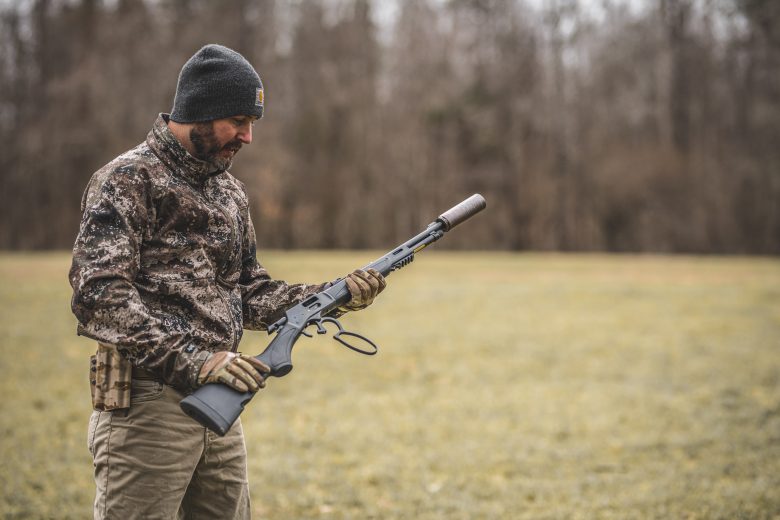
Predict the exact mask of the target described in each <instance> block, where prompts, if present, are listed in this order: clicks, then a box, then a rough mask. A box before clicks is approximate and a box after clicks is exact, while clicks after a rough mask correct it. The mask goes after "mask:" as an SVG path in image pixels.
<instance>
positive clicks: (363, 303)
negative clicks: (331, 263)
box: [339, 269, 387, 311]
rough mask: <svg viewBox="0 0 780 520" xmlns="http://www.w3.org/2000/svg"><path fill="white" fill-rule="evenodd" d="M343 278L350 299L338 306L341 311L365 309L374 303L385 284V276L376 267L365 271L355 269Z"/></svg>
mask: <svg viewBox="0 0 780 520" xmlns="http://www.w3.org/2000/svg"><path fill="white" fill-rule="evenodd" d="M344 280H345V281H346V282H347V288H348V289H349V293H350V294H351V295H352V299H351V300H349V301H348V302H347V303H346V304H344V306H343V307H340V308H339V309H340V310H342V311H359V310H361V309H365V308H366V307H368V306H369V305H371V304H372V303H374V298H376V297H377V295H378V294H379V293H381V292H382V291H383V290H384V289H385V286H387V282H385V277H384V276H382V274H381V273H380V272H379V271H377V270H376V269H368V270H366V271H363V270H362V269H356V270H355V272H353V273H351V274H348V275H347V277H346V278H345V279H344Z"/></svg>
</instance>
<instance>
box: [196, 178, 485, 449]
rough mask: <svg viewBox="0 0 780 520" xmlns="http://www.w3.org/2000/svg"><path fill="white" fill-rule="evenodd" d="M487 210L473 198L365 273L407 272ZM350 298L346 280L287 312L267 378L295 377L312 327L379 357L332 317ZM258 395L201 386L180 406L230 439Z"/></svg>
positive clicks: (268, 359)
mask: <svg viewBox="0 0 780 520" xmlns="http://www.w3.org/2000/svg"><path fill="white" fill-rule="evenodd" d="M486 206H487V203H486V202H485V199H484V198H483V197H482V195H479V194H475V195H472V196H471V197H469V198H468V199H466V200H464V201H463V202H461V203H460V204H458V205H456V206H454V207H452V208H450V209H448V210H447V211H445V212H444V213H442V214H441V215H440V216H439V218H437V219H436V220H434V221H433V222H431V223H430V224H428V227H426V228H425V231H423V232H422V233H420V234H418V235H417V236H415V237H413V238H411V239H409V240H407V241H406V242H404V243H403V244H401V245H399V246H398V247H396V248H395V249H393V250H392V251H390V252H389V253H387V254H386V255H384V256H383V257H382V258H380V259H378V260H376V261H374V262H372V263H370V264H368V265H367V266H366V267H364V268H363V269H369V268H372V269H376V270H377V271H379V272H380V273H382V276H387V275H389V274H390V273H391V272H393V271H397V270H398V269H401V268H402V267H404V266H406V265H408V264H409V263H410V262H411V261H412V260H414V255H415V253H419V252H420V251H422V250H423V249H424V248H426V247H427V246H428V245H430V244H432V243H433V242H436V241H437V240H439V239H440V238H441V237H443V236H444V233H446V232H447V231H449V230H451V229H452V228H454V227H455V226H457V225H458V224H460V223H461V222H463V221H465V220H467V219H469V218H471V217H472V216H474V215H475V214H477V213H478V212H480V211H482V210H483V209H485V207H486ZM350 299H351V295H350V292H349V289H348V288H347V283H346V282H345V281H344V279H340V280H338V281H336V282H335V283H333V284H332V285H331V286H330V287H328V288H327V289H324V290H322V291H320V292H319V293H317V294H314V295H312V296H309V297H308V298H306V299H305V300H303V301H302V302H301V303H298V304H296V305H294V306H293V307H290V308H289V309H287V311H286V312H285V314H284V317H283V318H281V319H280V320H279V321H277V322H276V323H273V324H272V325H271V326H270V327H268V333H269V334H273V333H274V332H276V333H277V334H276V337H275V338H274V339H273V340H272V341H271V343H270V344H269V345H268V347H266V349H265V350H264V351H263V352H262V353H261V354H260V355H258V356H257V359H259V360H260V361H262V362H263V363H265V364H266V365H268V366H269V367H270V368H271V372H270V373H269V374H266V377H268V376H274V377H282V376H285V375H287V374H289V373H290V371H291V370H292V368H293V366H292V358H291V354H292V348H293V345H294V344H295V342H296V341H297V340H298V338H299V337H300V336H301V334H303V335H304V336H308V337H312V336H311V334H309V333H307V332H306V330H305V329H306V328H307V327H309V326H310V325H316V326H317V333H318V334H325V333H326V332H327V330H326V329H325V326H324V324H325V323H333V324H335V325H336V327H337V329H338V332H336V334H334V336H333V339H335V340H336V341H338V342H339V343H341V344H342V345H344V346H346V347H347V348H350V349H352V350H354V351H356V352H359V353H361V354H366V355H373V354H376V353H377V351H378V350H379V347H377V346H376V344H375V343H374V342H373V341H371V340H370V339H368V338H366V337H365V336H362V335H360V334H357V333H355V332H349V331H346V330H344V328H343V327H342V326H341V323H339V321H338V320H336V319H335V318H333V317H331V316H328V314H329V313H331V312H332V311H335V310H336V309H337V308H338V307H340V306H342V305H344V304H345V303H347V302H348V301H349V300H350ZM342 336H347V337H352V338H356V339H358V340H360V341H362V342H364V343H366V344H367V345H368V347H357V346H355V345H354V344H352V343H350V342H349V341H347V340H345V339H343V338H342ZM254 395H255V394H254V393H253V392H243V393H242V392H239V391H237V390H234V389H232V388H230V387H229V386H227V385H224V384H219V383H211V384H208V385H204V386H202V387H200V388H199V389H197V390H196V391H195V392H193V393H192V394H190V395H189V396H187V397H186V398H184V399H183V400H182V401H181V403H180V406H181V409H182V410H183V411H184V413H186V414H187V415H189V416H190V417H192V418H193V419H195V420H196V421H198V422H199V423H200V424H202V425H203V426H205V427H207V428H208V429H210V430H212V431H213V432H215V433H217V434H219V435H225V434H226V433H227V431H228V430H229V429H230V427H231V426H232V425H233V423H234V422H235V421H236V419H238V416H239V415H241V412H242V411H243V410H244V406H245V405H246V404H247V403H248V402H249V401H250V400H251V399H252V397H254Z"/></svg>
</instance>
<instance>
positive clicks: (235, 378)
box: [198, 351, 271, 392]
mask: <svg viewBox="0 0 780 520" xmlns="http://www.w3.org/2000/svg"><path fill="white" fill-rule="evenodd" d="M270 372H271V369H270V368H269V367H268V365H266V364H265V363H263V362H262V361H260V360H258V359H256V358H253V357H251V356H245V355H243V354H237V353H235V352H228V351H222V352H215V353H214V354H211V356H209V357H208V359H206V362H205V363H203V367H201V369H200V375H199V376H198V383H199V384H200V385H205V384H207V383H224V384H226V385H228V386H229V387H231V388H232V389H234V390H236V391H238V392H249V391H252V392H257V391H258V390H260V389H261V388H265V375H266V374H268V373H270Z"/></svg>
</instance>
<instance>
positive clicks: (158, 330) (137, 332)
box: [69, 166, 208, 391]
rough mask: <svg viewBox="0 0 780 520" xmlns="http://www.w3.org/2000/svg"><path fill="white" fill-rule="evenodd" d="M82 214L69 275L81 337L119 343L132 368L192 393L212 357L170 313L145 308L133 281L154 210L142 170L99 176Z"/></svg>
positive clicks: (117, 170)
mask: <svg viewBox="0 0 780 520" xmlns="http://www.w3.org/2000/svg"><path fill="white" fill-rule="evenodd" d="M82 211H83V216H82V220H81V226H80V228H79V233H78V236H77V238H76V243H75V245H74V247H73V263H72V265H71V269H70V273H69V279H70V284H71V287H72V288H73V299H72V302H71V306H72V310H73V313H74V314H75V315H76V318H77V319H78V322H79V325H78V333H79V334H80V335H83V336H87V337H89V338H92V339H94V340H97V341H100V342H103V343H109V344H113V345H116V347H117V350H118V351H119V352H120V353H121V354H122V355H123V356H124V357H125V358H126V359H127V360H128V361H130V362H131V363H132V364H133V366H136V367H140V368H144V369H146V370H148V371H149V372H151V373H153V374H155V375H157V376H158V377H160V378H161V379H162V380H163V381H165V382H166V383H167V384H169V385H171V386H174V387H177V388H179V389H181V390H183V391H191V390H192V389H194V388H195V387H196V385H197V376H198V373H199V371H200V367H201V366H202V364H203V362H204V361H205V358H206V357H208V351H206V350H203V347H205V345H196V344H193V343H192V338H191V337H189V335H188V334H186V333H181V332H177V331H173V330H170V328H169V327H167V326H166V319H165V316H162V315H159V314H155V313H152V312H151V311H150V310H149V308H148V307H147V306H146V305H144V303H143V301H142V299H141V297H140V295H139V292H138V289H137V288H136V286H135V285H134V283H133V282H134V280H135V277H136V275H137V273H138V271H139V268H140V248H141V244H142V243H143V241H144V238H145V237H147V236H148V234H149V231H150V230H149V227H148V223H149V222H150V221H151V218H150V217H152V216H153V215H152V214H151V213H152V212H153V211H154V208H153V204H152V199H151V187H150V183H149V182H148V179H147V178H146V176H145V175H144V172H143V171H142V170H140V169H138V168H134V167H132V166H125V167H119V168H114V169H106V170H105V171H99V172H98V173H96V174H95V176H93V178H92V180H91V181H90V184H89V186H88V187H87V190H86V192H85V194H84V200H83V201H82Z"/></svg>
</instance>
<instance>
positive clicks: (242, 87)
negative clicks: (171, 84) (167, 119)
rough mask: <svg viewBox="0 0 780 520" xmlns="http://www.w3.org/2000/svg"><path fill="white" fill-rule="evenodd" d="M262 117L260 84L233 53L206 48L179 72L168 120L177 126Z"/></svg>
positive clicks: (261, 87)
mask: <svg viewBox="0 0 780 520" xmlns="http://www.w3.org/2000/svg"><path fill="white" fill-rule="evenodd" d="M239 115H241V116H257V117H263V83H262V82H261V81H260V76H259V75H258V74H257V72H256V71H255V69H254V68H253V67H252V65H250V64H249V62H248V61H246V59H245V58H244V57H243V56H241V55H240V54H239V53H237V52H236V51H234V50H231V49H228V48H227V47H223V46H222V45H215V44H210V45H206V46H205V47H203V48H202V49H200V50H199V51H198V52H196V53H195V55H194V56H193V57H192V58H190V59H189V60H188V61H187V63H185V64H184V67H182V69H181V73H179V83H178V84H177V85H176V97H175V98H174V100H173V110H172V111H171V119H172V120H173V121H176V122H177V123H195V122H199V121H211V120H214V119H222V118H225V117H233V116H239Z"/></svg>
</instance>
